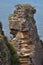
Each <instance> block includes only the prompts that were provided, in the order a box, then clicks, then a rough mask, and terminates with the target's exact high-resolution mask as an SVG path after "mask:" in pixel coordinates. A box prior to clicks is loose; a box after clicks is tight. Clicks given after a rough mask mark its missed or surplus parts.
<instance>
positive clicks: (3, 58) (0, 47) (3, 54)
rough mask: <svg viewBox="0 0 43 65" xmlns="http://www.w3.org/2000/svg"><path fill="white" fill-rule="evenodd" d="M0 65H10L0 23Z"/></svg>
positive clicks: (8, 53)
mask: <svg viewBox="0 0 43 65" xmlns="http://www.w3.org/2000/svg"><path fill="white" fill-rule="evenodd" d="M0 65H10V52H9V49H8V48H7V46H6V44H5V39H4V32H3V31H2V25H1V23H0Z"/></svg>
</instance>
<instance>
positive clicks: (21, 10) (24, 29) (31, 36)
mask: <svg viewBox="0 0 43 65" xmlns="http://www.w3.org/2000/svg"><path fill="white" fill-rule="evenodd" d="M35 12H36V10H35V8H34V7H32V6H31V5H26V4H25V5H16V10H15V11H14V13H13V14H12V15H11V16H10V17H9V27H10V33H11V34H13V36H14V35H15V37H14V38H13V39H12V40H11V42H12V45H13V47H15V48H16V50H17V54H18V56H19V59H20V61H21V65H43V48H42V45H41V42H40V38H39V36H38V32H37V27H36V25H35V23H36V22H35V20H34V13H35Z"/></svg>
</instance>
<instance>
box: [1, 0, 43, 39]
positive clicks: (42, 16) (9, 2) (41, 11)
mask: <svg viewBox="0 0 43 65" xmlns="http://www.w3.org/2000/svg"><path fill="white" fill-rule="evenodd" d="M27 3H28V4H31V5H33V6H35V8H36V10H37V12H36V14H35V20H36V25H37V29H38V34H39V36H40V38H42V39H43V0H0V21H2V24H3V30H4V31H5V34H6V35H7V36H9V27H8V25H9V21H8V17H9V15H10V14H12V13H13V11H14V6H15V5H16V4H27Z"/></svg>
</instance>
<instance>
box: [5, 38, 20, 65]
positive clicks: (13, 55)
mask: <svg viewBox="0 0 43 65" xmlns="http://www.w3.org/2000/svg"><path fill="white" fill-rule="evenodd" d="M5 41H6V45H7V47H8V48H9V50H10V54H11V65H20V61H19V59H18V56H17V53H16V50H15V49H14V48H13V46H12V44H10V43H9V42H8V40H7V37H5Z"/></svg>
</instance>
